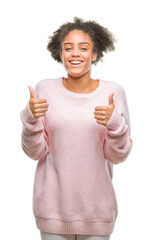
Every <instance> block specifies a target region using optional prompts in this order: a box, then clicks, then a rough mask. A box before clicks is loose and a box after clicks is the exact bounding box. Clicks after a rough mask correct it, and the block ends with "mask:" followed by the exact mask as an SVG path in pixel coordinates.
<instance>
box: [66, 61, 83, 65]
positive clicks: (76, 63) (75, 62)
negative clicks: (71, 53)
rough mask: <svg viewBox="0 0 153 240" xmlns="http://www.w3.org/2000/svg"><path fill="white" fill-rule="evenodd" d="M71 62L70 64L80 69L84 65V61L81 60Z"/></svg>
mask: <svg viewBox="0 0 153 240" xmlns="http://www.w3.org/2000/svg"><path fill="white" fill-rule="evenodd" d="M69 62H70V64H71V65H72V66H73V67H79V66H80V65H81V64H82V63H83V61H80V60H78V61H77V60H75V61H74V60H73V61H69Z"/></svg>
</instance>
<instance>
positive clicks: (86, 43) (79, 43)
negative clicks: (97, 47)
mask: <svg viewBox="0 0 153 240" xmlns="http://www.w3.org/2000/svg"><path fill="white" fill-rule="evenodd" d="M66 44H71V45H72V44H73V43H71V42H66V43H64V45H66ZM79 44H88V45H90V44H89V43H88V42H80V43H79Z"/></svg>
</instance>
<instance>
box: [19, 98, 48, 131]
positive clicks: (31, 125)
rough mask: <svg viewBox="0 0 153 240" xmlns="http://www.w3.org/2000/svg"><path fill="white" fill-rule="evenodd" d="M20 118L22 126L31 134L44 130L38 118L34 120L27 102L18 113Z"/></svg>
mask: <svg viewBox="0 0 153 240" xmlns="http://www.w3.org/2000/svg"><path fill="white" fill-rule="evenodd" d="M20 117H21V120H22V123H23V124H24V126H25V127H26V128H27V129H28V130H30V131H33V132H37V131H41V130H43V129H44V126H43V123H42V121H41V119H40V117H39V118H35V117H34V116H33V114H32V112H31V110H30V108H29V102H28V103H27V105H26V107H25V108H24V109H23V110H22V111H21V112H20Z"/></svg>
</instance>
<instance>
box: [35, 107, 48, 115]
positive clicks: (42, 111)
mask: <svg viewBox="0 0 153 240" xmlns="http://www.w3.org/2000/svg"><path fill="white" fill-rule="evenodd" d="M33 111H34V113H35V114H36V113H44V112H47V111H48V108H38V109H36V108H35V109H34V110H33Z"/></svg>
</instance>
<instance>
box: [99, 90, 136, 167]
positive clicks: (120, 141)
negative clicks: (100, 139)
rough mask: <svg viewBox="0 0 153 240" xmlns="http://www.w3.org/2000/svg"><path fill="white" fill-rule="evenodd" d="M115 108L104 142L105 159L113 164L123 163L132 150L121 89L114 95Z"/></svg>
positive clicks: (127, 117)
mask: <svg viewBox="0 0 153 240" xmlns="http://www.w3.org/2000/svg"><path fill="white" fill-rule="evenodd" d="M114 104H115V108H114V111H113V114H112V116H111V118H110V120H109V121H108V123H107V125H106V128H107V133H106V138H105V140H104V155H105V158H106V159H107V160H108V161H110V162H112V163H113V164H118V163H120V162H123V161H124V160H125V159H126V158H127V156H128V155H129V153H130V151H131V149H132V140H131V138H130V120H129V112H128V105H127V100H126V94H125V91H124V89H123V88H122V87H120V88H119V90H118V91H117V92H116V93H115V95H114Z"/></svg>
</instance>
